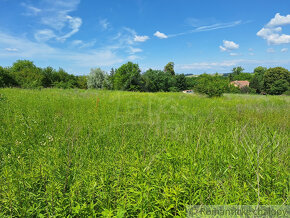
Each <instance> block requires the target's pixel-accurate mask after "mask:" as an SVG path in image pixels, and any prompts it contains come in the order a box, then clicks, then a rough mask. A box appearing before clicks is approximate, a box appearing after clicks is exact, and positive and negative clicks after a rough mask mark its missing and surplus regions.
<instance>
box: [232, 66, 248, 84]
mask: <svg viewBox="0 0 290 218" xmlns="http://www.w3.org/2000/svg"><path fill="white" fill-rule="evenodd" d="M228 76H229V79H230V81H235V80H241V81H244V80H247V81H250V80H251V79H252V77H253V74H252V73H244V68H242V67H234V68H233V69H232V73H230V74H229V75H228Z"/></svg>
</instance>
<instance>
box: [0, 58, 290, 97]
mask: <svg viewBox="0 0 290 218" xmlns="http://www.w3.org/2000/svg"><path fill="white" fill-rule="evenodd" d="M234 80H247V81H249V82H250V87H248V86H247V87H243V88H242V89H239V88H236V87H234V86H233V85H230V82H231V81H234ZM289 84H290V72H289V71H288V70H287V69H284V68H282V67H276V68H269V69H267V68H263V67H257V68H256V69H255V70H254V73H245V72H244V69H243V68H242V67H235V68H233V70H232V72H231V73H229V74H224V75H219V74H215V75H209V74H201V75H199V76H196V77H194V76H191V77H186V76H185V75H184V74H176V73H175V71H174V63H173V62H169V63H168V64H167V65H166V66H165V67H164V70H163V71H162V70H152V69H149V70H147V71H146V72H144V73H141V70H140V68H139V66H138V64H134V63H132V62H128V63H126V64H123V65H122V66H120V67H119V68H118V69H112V70H111V72H110V74H108V73H107V72H105V71H103V70H102V69H100V68H96V69H91V72H90V74H89V75H88V76H75V75H71V74H68V73H66V72H65V71H64V70H63V69H61V68H60V69H59V70H54V69H53V68H51V67H47V68H39V67H36V66H35V65H34V64H33V63H32V62H31V61H27V60H19V61H17V62H15V63H14V64H13V65H12V67H8V68H3V67H0V87H21V88H41V87H44V88H47V87H56V88H81V89H87V88H94V89H107V90H123V91H140V92H179V91H183V90H186V89H194V90H195V91H197V92H199V93H202V94H206V95H208V96H210V97H215V96H221V95H222V94H223V93H257V94H261V93H262V94H271V95H281V94H283V93H289Z"/></svg>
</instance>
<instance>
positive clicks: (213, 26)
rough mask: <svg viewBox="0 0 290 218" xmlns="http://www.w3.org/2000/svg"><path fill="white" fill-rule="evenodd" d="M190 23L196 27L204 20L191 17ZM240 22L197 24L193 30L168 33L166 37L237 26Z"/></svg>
mask: <svg viewBox="0 0 290 218" xmlns="http://www.w3.org/2000/svg"><path fill="white" fill-rule="evenodd" d="M190 23H191V26H194V27H197V26H198V25H199V24H200V23H204V22H203V21H199V20H198V19H193V22H192V21H190ZM240 24H242V21H241V20H238V21H233V22H228V23H215V24H211V25H204V26H199V27H197V28H195V29H193V30H189V31H186V32H182V33H177V34H171V35H168V36H167V37H168V38H170V37H177V36H182V35H187V34H192V33H198V32H205V31H213V30H218V29H225V28H230V27H235V26H238V25H240ZM167 37H166V38H167Z"/></svg>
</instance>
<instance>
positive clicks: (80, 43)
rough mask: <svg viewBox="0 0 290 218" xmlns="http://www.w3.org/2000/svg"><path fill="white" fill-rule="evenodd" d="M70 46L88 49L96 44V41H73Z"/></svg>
mask: <svg viewBox="0 0 290 218" xmlns="http://www.w3.org/2000/svg"><path fill="white" fill-rule="evenodd" d="M71 44H72V46H74V47H78V48H89V47H92V46H94V45H95V44H96V40H92V41H90V42H83V41H82V40H74V41H72V42H71Z"/></svg>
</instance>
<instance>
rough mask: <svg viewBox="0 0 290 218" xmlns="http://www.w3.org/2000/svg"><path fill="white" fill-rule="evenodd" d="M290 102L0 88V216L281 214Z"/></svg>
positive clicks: (266, 98)
mask: <svg viewBox="0 0 290 218" xmlns="http://www.w3.org/2000/svg"><path fill="white" fill-rule="evenodd" d="M289 116H290V98H289V97H288V96H259V95H240V94H226V95H224V96H223V97H221V98H208V97H205V96H200V95H195V94H193V95H190V94H183V93H137V92H136V93H134V92H121V91H120V92H119V91H96V90H79V89H71V90H60V89H40V90H24V89H16V88H15V89H0V217H5V216H13V217H14V216H16V217H31V216H33V217H65V216H69V217H87V216H92V217H96V216H104V217H110V216H116V217H137V216H139V217H146V216H148V217H171V216H181V217H184V216H186V206H187V205H201V204H203V205H225V204H232V205H258V204H259V205H282V204H284V205H285V204H286V205H287V204H289V201H288V196H289V158H288V157H289V130H290V123H289V121H290V117H289Z"/></svg>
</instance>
